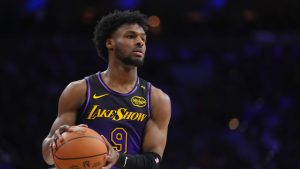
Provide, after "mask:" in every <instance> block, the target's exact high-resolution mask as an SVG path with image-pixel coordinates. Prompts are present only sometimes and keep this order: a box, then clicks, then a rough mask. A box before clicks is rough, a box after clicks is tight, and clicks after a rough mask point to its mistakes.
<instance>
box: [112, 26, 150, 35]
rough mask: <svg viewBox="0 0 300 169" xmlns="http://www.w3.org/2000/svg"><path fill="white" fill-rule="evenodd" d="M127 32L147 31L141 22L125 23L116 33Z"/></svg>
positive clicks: (140, 32)
mask: <svg viewBox="0 0 300 169" xmlns="http://www.w3.org/2000/svg"><path fill="white" fill-rule="evenodd" d="M127 32H135V33H137V34H145V31H144V29H143V27H141V26H140V25H139V24H124V25H122V26H120V27H119V28H118V29H117V30H116V31H115V32H114V34H115V35H118V34H119V35H120V34H124V33H127Z"/></svg>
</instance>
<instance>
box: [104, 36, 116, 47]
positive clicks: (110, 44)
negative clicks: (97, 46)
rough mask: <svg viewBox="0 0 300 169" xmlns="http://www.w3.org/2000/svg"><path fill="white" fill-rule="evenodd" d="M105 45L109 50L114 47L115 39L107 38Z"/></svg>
mask: <svg viewBox="0 0 300 169" xmlns="http://www.w3.org/2000/svg"><path fill="white" fill-rule="evenodd" d="M105 45H106V47H107V49H108V50H110V49H113V48H114V41H113V40H112V39H111V38H108V39H106V42H105Z"/></svg>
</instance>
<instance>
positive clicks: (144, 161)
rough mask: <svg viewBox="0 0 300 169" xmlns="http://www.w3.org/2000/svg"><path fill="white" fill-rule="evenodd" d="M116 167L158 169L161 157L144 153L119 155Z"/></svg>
mask: <svg viewBox="0 0 300 169" xmlns="http://www.w3.org/2000/svg"><path fill="white" fill-rule="evenodd" d="M119 155H120V156H119V159H118V161H117V163H116V166H117V167H119V168H120V169H159V166H160V162H161V157H160V155H158V154H157V153H153V152H146V153H142V154H137V155H128V154H122V153H120V154H119Z"/></svg>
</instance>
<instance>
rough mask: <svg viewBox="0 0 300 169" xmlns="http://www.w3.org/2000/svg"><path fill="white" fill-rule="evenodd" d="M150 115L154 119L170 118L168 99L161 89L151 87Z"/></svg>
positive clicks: (169, 102)
mask: <svg viewBox="0 0 300 169" xmlns="http://www.w3.org/2000/svg"><path fill="white" fill-rule="evenodd" d="M151 115H152V117H154V118H156V117H159V118H162V117H163V118H167V119H169V118H170V116H171V101H170V97H169V96H168V95H167V94H166V93H165V92H163V91H162V90H161V89H159V88H157V87H155V86H151Z"/></svg>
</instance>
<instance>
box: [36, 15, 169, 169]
mask: <svg viewBox="0 0 300 169" xmlns="http://www.w3.org/2000/svg"><path fill="white" fill-rule="evenodd" d="M147 29H148V27H147V18H146V16H145V15H144V14H141V13H140V12H138V11H133V12H130V11H115V12H113V13H110V14H108V15H107V16H105V17H103V18H102V19H101V20H100V21H99V22H98V24H97V26H96V27H95V32H94V42H95V44H96V48H97V51H98V54H99V55H100V56H101V57H102V58H103V59H104V60H107V61H108V68H107V69H106V70H105V71H103V72H97V73H95V74H93V75H90V76H88V77H86V78H84V79H82V80H79V81H75V82H71V83H70V84H69V85H68V86H67V87H66V88H65V90H64V91H63V92H62V94H61V97H60V99H59V103H58V115H57V118H56V120H55V121H54V123H53V125H52V128H51V130H50V132H49V135H48V136H47V137H46V138H45V139H44V141H43V144H42V146H43V157H44V160H45V161H46V162H47V163H48V164H49V165H52V164H53V163H54V161H53V158H52V154H51V148H56V143H57V142H63V138H62V136H61V134H62V133H63V132H72V131H71V129H70V126H73V125H77V124H82V126H86V125H88V126H89V127H90V128H92V129H94V130H96V131H98V132H99V133H100V134H101V135H103V136H104V137H105V138H106V139H107V140H106V144H107V146H108V150H109V154H108V155H107V156H106V159H107V164H106V166H104V169H109V168H115V167H118V168H122V169H158V168H159V165H160V162H161V159H162V157H163V152H164V149H165V145H166V141H167V131H168V124H169V121H170V116H171V103H170V99H169V97H168V95H166V94H165V93H164V92H162V91H161V90H160V89H158V88H156V87H154V86H153V85H151V84H150V83H149V82H147V81H145V80H143V79H142V78H140V77H139V76H138V75H137V68H138V67H139V66H142V65H143V62H144V57H145V51H146V39H147V35H146V32H147Z"/></svg>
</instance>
